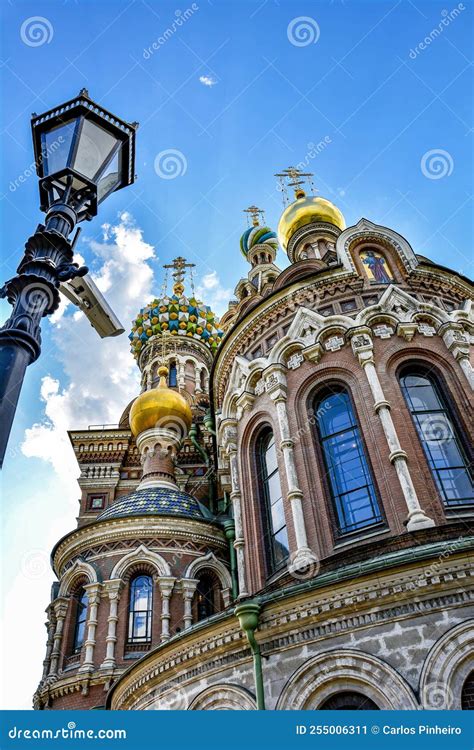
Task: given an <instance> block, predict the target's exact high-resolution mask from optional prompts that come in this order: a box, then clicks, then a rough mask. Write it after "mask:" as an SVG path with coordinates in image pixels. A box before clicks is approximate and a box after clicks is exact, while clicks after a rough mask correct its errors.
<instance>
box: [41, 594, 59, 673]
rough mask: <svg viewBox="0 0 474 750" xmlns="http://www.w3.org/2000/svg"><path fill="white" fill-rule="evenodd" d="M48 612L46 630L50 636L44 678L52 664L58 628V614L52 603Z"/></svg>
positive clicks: (44, 665)
mask: <svg viewBox="0 0 474 750" xmlns="http://www.w3.org/2000/svg"><path fill="white" fill-rule="evenodd" d="M46 612H47V614H48V620H47V622H45V626H46V630H47V633H48V638H47V641H46V654H45V657H44V661H43V677H42V679H43V680H44V678H45V677H46V676H47V674H48V670H49V667H50V664H51V653H52V651H53V643H54V631H55V629H56V615H55V614H54V607H53V605H52V604H50V605H49V606H48V608H47V610H46Z"/></svg>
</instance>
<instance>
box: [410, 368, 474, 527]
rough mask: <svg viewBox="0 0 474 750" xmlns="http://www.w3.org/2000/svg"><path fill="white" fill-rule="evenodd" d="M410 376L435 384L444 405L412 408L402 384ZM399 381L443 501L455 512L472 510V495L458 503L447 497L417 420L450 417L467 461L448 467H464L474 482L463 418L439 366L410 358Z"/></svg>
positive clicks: (446, 506)
mask: <svg viewBox="0 0 474 750" xmlns="http://www.w3.org/2000/svg"><path fill="white" fill-rule="evenodd" d="M409 375H412V376H416V375H418V376H420V377H424V378H426V379H427V380H428V381H429V383H430V384H431V386H432V388H433V390H434V393H435V395H436V396H437V397H438V399H439V401H440V403H441V405H442V408H441V409H436V410H433V409H430V410H421V411H419V412H415V411H412V407H411V405H410V402H409V401H408V398H407V396H406V390H407V387H406V386H404V385H403V383H402V380H403V379H404V378H405V377H407V376H409ZM397 381H398V387H399V389H400V392H401V394H402V398H403V402H404V404H405V407H406V409H407V410H408V412H409V414H410V419H411V422H412V425H413V429H414V430H415V435H416V438H417V441H418V445H419V446H420V447H421V450H422V453H423V458H424V460H425V464H426V466H427V468H428V471H429V473H430V477H431V479H432V481H433V484H434V486H435V488H436V491H437V493H438V497H439V499H440V501H441V504H442V506H443V509H444V511H445V512H451V513H452V512H456V511H457V510H463V509H467V510H471V509H472V507H473V506H474V500H470V499H469V498H468V500H467V502H463V501H462V500H461V501H458V502H456V501H454V502H449V500H448V499H447V498H446V491H445V490H444V488H443V485H442V482H441V480H440V479H439V478H438V472H439V471H440V470H439V469H437V468H436V467H435V466H434V462H433V461H432V459H431V456H430V455H429V454H428V452H427V451H426V449H425V440H422V438H421V436H420V432H419V430H418V426H417V422H416V421H415V416H414V415H416V414H442V415H445V416H446V417H447V418H448V420H449V422H450V424H451V425H452V427H453V433H454V441H455V444H456V446H457V448H458V450H459V453H460V454H461V457H462V458H463V460H464V466H463V467H455V466H449V467H446V469H445V470H448V469H456V468H458V469H459V468H464V469H465V470H466V472H467V473H468V475H469V476H470V477H471V481H472V478H473V477H472V472H471V471H470V467H471V465H472V459H471V460H470V457H469V448H468V444H467V441H466V439H465V434H466V429H465V426H464V424H463V422H462V420H461V419H460V417H459V413H458V410H457V407H456V403H455V401H454V399H453V397H452V396H453V394H452V393H451V392H450V390H449V388H448V387H447V385H446V382H445V380H444V378H443V376H442V374H441V373H440V372H439V371H438V369H437V368H435V367H433V365H431V364H427V363H423V362H420V361H417V360H415V361H410V362H404V363H403V364H402V365H401V366H400V367H399V368H398V372H397Z"/></svg>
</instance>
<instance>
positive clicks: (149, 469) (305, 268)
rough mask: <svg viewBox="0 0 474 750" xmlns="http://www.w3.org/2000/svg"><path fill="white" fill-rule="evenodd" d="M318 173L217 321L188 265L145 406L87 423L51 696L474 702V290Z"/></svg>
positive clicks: (124, 703)
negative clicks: (359, 209) (324, 189)
mask: <svg viewBox="0 0 474 750" xmlns="http://www.w3.org/2000/svg"><path fill="white" fill-rule="evenodd" d="M304 177H306V176H305V175H301V174H300V173H298V171H297V170H294V169H289V170H285V172H283V173H282V175H281V179H282V180H284V181H285V182H288V183H289V184H290V186H291V187H294V188H295V197H294V199H293V200H292V201H291V202H288V204H287V206H286V208H285V210H284V212H283V214H282V216H281V219H280V222H279V226H278V231H277V232H274V231H272V229H271V228H269V227H267V226H265V223H264V220H263V214H262V212H261V210H260V209H258V208H257V207H256V206H251V207H250V208H249V209H247V214H248V216H249V220H250V224H251V225H250V227H249V228H248V229H247V230H246V231H245V232H244V233H243V235H242V239H241V247H240V249H241V251H242V253H243V254H244V256H245V258H246V259H247V261H248V263H249V265H250V270H249V272H248V275H247V277H246V278H242V279H240V280H239V281H238V283H237V286H236V288H235V299H234V300H232V301H230V303H229V308H228V310H227V312H226V313H225V314H224V315H223V317H222V319H221V320H220V321H218V320H217V318H216V317H215V315H214V314H213V312H212V311H211V309H210V308H209V307H208V306H206V305H205V303H203V302H201V301H200V300H198V299H197V298H196V297H195V294H194V290H193V287H192V276H191V277H190V274H189V270H190V265H192V264H188V263H186V261H185V259H184V258H177V259H176V260H175V261H174V262H173V263H172V264H171V271H172V275H173V287H172V292H171V293H169V294H168V292H166V293H165V294H163V296H161V297H158V298H155V299H153V300H152V301H151V302H150V303H149V304H147V305H146V306H145V307H144V308H143V309H142V310H140V311H139V313H138V315H137V318H136V320H135V321H134V322H133V328H132V332H131V333H130V343H131V349H132V353H133V355H134V356H135V358H136V361H137V364H138V367H139V368H140V371H141V376H142V377H141V386H142V390H141V393H140V394H139V395H138V396H137V398H136V399H134V400H133V401H132V403H131V404H128V405H124V407H125V408H124V412H123V414H122V416H121V417H120V418H119V420H118V423H117V425H116V426H114V427H110V426H107V427H97V426H96V427H91V428H89V429H86V430H72V431H71V432H70V433H69V434H70V439H71V442H72V445H73V447H74V451H75V454H76V458H77V461H78V463H79V466H80V470H81V474H80V478H79V486H80V488H81V499H80V511H79V516H78V524H77V528H76V529H75V530H73V531H71V532H70V533H69V534H67V535H66V536H65V537H63V538H62V539H61V540H60V541H59V542H58V543H57V545H56V546H55V548H54V550H53V554H52V560H53V568H54V572H55V574H56V576H57V583H55V584H54V585H53V589H52V596H51V602H50V603H49V605H48V607H47V614H48V621H47V633H48V638H47V647H46V656H45V659H44V662H43V676H42V679H41V681H40V684H39V686H38V689H37V691H36V693H35V696H34V705H35V707H36V708H38V709H66V708H77V709H84V708H104V707H106V708H110V709H141V708H158V709H159V708H169V707H171V708H180V709H189V710H199V709H207V710H209V709H238V710H252V709H255V708H260V709H261V708H268V709H274V708H277V709H318V708H331V709H343V708H357V709H364V708H372V709H374V708H379V709H386V708H389V709H413V708H418V707H429V708H469V707H470V708H472V707H474V657H473V653H474V649H473V646H474V632H473V627H472V626H473V622H474V621H473V609H472V598H473V592H472V585H470V584H469V580H470V578H469V576H470V574H471V575H472V571H471V568H472V556H471V557H469V554H468V552H469V550H472V547H473V543H474V537H473V536H472V533H471V530H472V521H473V519H474V495H473V491H472V481H471V480H472V477H471V475H470V466H471V465H472V464H471V462H470V456H469V450H470V446H471V444H472V441H471V439H470V435H469V423H468V419H467V415H468V414H469V411H470V407H471V408H472V385H473V374H472V368H471V364H470V359H469V356H470V344H471V343H472V335H473V333H474V318H473V314H472V307H471V306H472V302H471V298H472V286H471V284H470V282H469V281H468V280H467V279H466V278H464V277H462V276H461V275H460V274H458V273H456V272H454V271H452V270H450V269H447V268H444V267H441V266H439V265H437V264H436V263H435V262H434V261H432V260H430V259H428V258H426V257H424V256H421V255H419V254H417V253H415V252H414V250H413V249H412V247H411V246H410V244H409V242H408V241H407V240H406V239H404V238H403V237H402V236H401V235H400V234H398V233H397V232H396V231H394V230H393V229H390V228H388V227H384V226H378V225H376V224H373V223H372V222H371V221H368V220H367V219H364V218H362V219H361V220H360V221H359V222H358V223H357V224H356V225H355V226H351V227H346V226H345V221H344V217H343V216H342V214H341V212H340V210H339V209H338V208H337V207H336V206H335V205H333V204H332V203H331V202H330V201H328V200H326V199H324V198H321V197H316V196H314V195H311V194H307V192H306V191H305V190H304V182H303V178H304ZM279 246H280V247H281V248H282V250H283V251H284V252H286V254H287V256H288V258H289V261H290V265H289V267H287V268H286V269H285V270H284V271H281V270H280V268H279V267H278V266H277V265H276V262H275V261H276V255H277V249H278V247H279Z"/></svg>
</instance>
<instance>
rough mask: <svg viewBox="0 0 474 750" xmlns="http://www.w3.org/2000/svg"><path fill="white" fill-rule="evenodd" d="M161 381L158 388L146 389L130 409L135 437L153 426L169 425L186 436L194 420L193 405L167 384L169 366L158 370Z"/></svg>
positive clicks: (130, 419) (131, 426) (168, 426)
mask: <svg viewBox="0 0 474 750" xmlns="http://www.w3.org/2000/svg"><path fill="white" fill-rule="evenodd" d="M158 375H159V376H160V383H159V385H158V387H157V388H152V389H151V390H150V391H144V392H143V393H141V394H140V395H139V396H138V398H136V399H135V401H134V402H133V404H132V408H131V409H130V416H129V421H130V429H131V430H132V433H133V435H134V437H137V435H139V434H140V433H141V432H144V431H145V430H149V429H151V428H155V427H156V428H159V427H167V428H171V429H173V428H174V429H176V430H177V431H178V432H181V437H184V436H185V435H186V434H187V432H188V430H189V428H190V427H191V423H192V420H193V415H192V412H191V407H190V406H189V404H188V402H187V401H186V399H185V398H183V396H181V394H180V393H178V391H175V390H172V389H171V388H168V386H167V385H166V376H167V375H168V368H167V367H160V368H159V370H158Z"/></svg>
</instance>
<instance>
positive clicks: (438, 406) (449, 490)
mask: <svg viewBox="0 0 474 750" xmlns="http://www.w3.org/2000/svg"><path fill="white" fill-rule="evenodd" d="M400 385H401V389H402V392H403V395H404V396H405V401H406V403H407V406H408V408H409V410H410V413H411V416H412V419H413V421H414V423H415V427H416V430H417V432H418V437H419V439H420V442H421V444H422V446H423V450H424V452H425V455H426V460H427V461H428V464H429V467H430V469H431V473H432V474H433V477H434V480H435V482H436V484H437V486H438V490H439V492H440V493H441V497H442V499H443V502H444V504H445V505H446V506H451V507H456V506H459V505H464V504H468V503H472V502H473V501H474V489H473V483H472V476H471V475H470V471H469V463H468V461H467V459H466V454H465V452H464V449H463V443H462V437H461V434H460V431H459V430H458V429H457V427H456V424H455V421H454V419H453V414H452V413H451V409H450V408H449V406H448V403H447V401H446V399H445V398H444V396H443V394H442V392H441V389H440V387H439V383H438V381H437V378H436V377H435V376H434V375H433V374H432V373H431V372H430V373H428V372H425V371H424V370H422V369H418V368H415V367H412V368H409V369H405V370H404V371H402V373H401V376H400Z"/></svg>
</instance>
